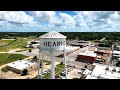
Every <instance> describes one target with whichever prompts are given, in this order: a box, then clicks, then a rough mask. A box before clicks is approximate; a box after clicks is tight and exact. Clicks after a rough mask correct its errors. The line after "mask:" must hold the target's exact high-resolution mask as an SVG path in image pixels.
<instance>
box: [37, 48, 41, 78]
mask: <svg viewBox="0 0 120 90" xmlns="http://www.w3.org/2000/svg"><path fill="white" fill-rule="evenodd" d="M39 73H40V49H39V59H38V77H37V78H38V79H39Z"/></svg>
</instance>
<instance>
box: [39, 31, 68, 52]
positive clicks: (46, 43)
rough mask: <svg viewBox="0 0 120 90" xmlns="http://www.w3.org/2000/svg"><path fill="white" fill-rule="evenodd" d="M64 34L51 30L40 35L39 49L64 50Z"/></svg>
mask: <svg viewBox="0 0 120 90" xmlns="http://www.w3.org/2000/svg"><path fill="white" fill-rule="evenodd" d="M66 38H67V37H66V36H64V35H62V34H60V33H59V32H57V31H55V30H52V31H50V32H48V33H46V34H44V35H42V36H40V49H41V50H53V51H54V50H55V51H56V50H64V49H65V47H66Z"/></svg>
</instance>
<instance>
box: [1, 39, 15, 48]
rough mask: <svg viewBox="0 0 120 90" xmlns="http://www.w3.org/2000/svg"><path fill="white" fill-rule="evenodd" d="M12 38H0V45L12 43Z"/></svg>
mask: <svg viewBox="0 0 120 90" xmlns="http://www.w3.org/2000/svg"><path fill="white" fill-rule="evenodd" d="M13 41H14V40H12V39H10V40H9V39H6V40H0V46H6V45H8V44H10V43H12V42H13Z"/></svg>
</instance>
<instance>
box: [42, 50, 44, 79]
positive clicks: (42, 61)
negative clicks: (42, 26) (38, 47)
mask: <svg viewBox="0 0 120 90" xmlns="http://www.w3.org/2000/svg"><path fill="white" fill-rule="evenodd" d="M43 55H44V53H43V51H42V59H41V79H42V76H43V59H44V57H43Z"/></svg>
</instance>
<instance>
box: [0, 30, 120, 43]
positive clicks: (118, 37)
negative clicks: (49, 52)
mask: <svg viewBox="0 0 120 90" xmlns="http://www.w3.org/2000/svg"><path fill="white" fill-rule="evenodd" d="M45 33H46V32H0V38H1V39H2V38H6V37H14V38H15V37H29V36H36V37H39V36H41V35H43V34H45ZM60 33H61V34H64V35H65V36H67V39H70V40H71V39H79V40H101V39H102V38H105V39H106V40H108V41H109V40H111V41H120V32H60Z"/></svg>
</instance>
